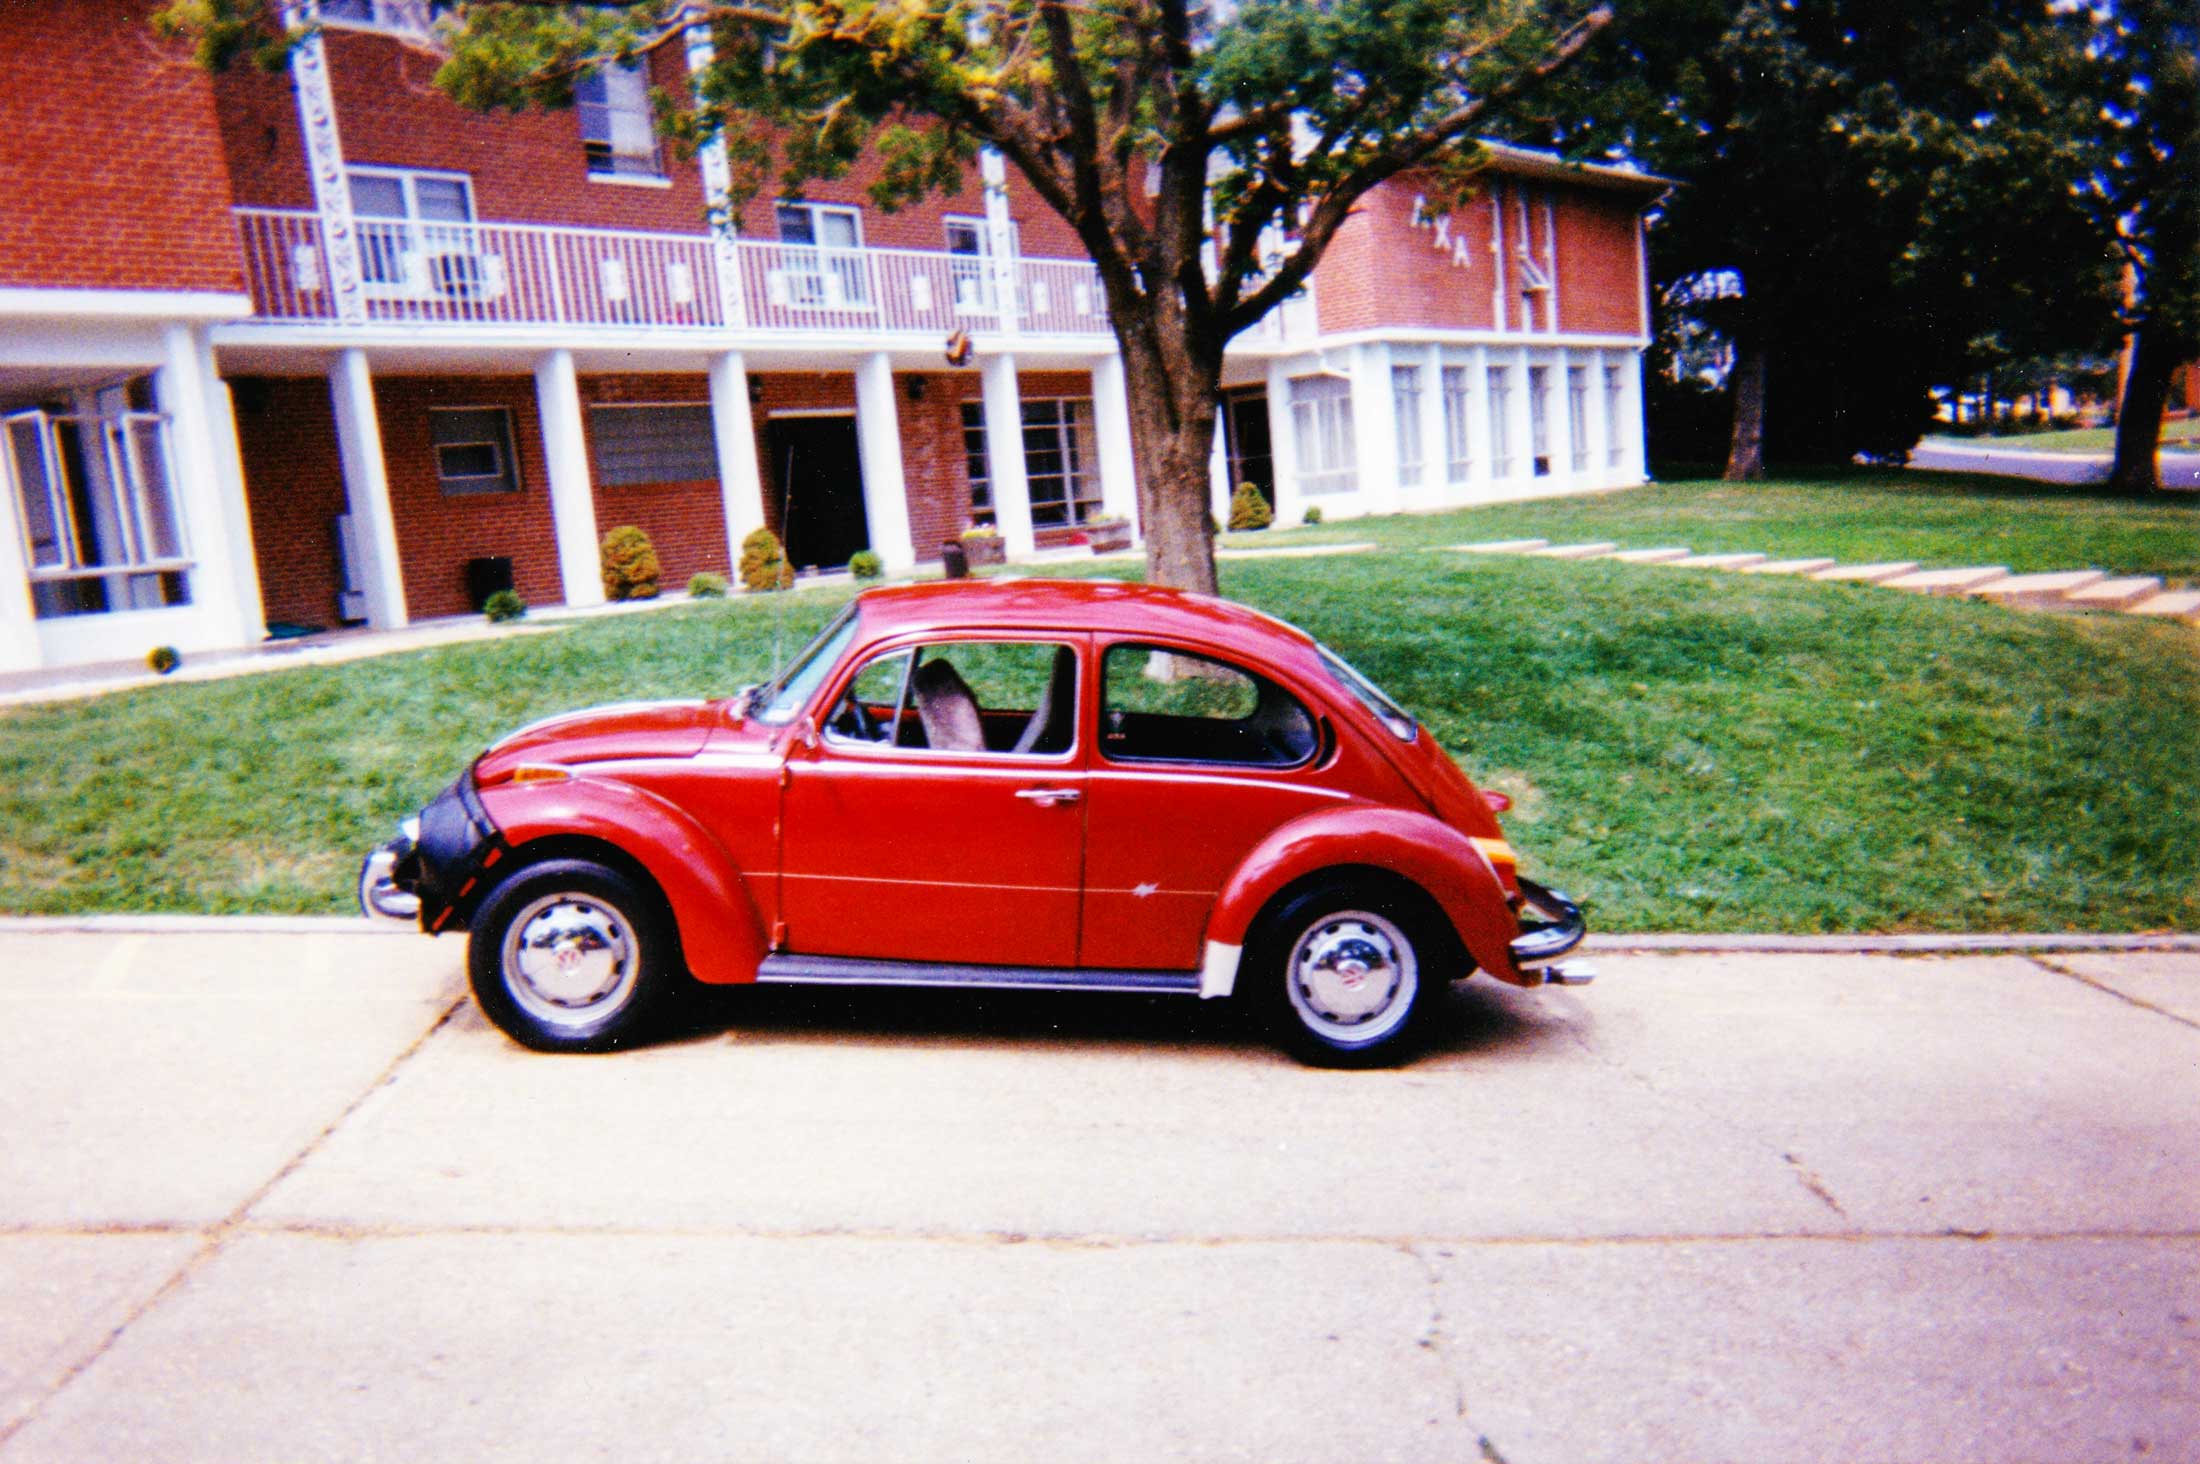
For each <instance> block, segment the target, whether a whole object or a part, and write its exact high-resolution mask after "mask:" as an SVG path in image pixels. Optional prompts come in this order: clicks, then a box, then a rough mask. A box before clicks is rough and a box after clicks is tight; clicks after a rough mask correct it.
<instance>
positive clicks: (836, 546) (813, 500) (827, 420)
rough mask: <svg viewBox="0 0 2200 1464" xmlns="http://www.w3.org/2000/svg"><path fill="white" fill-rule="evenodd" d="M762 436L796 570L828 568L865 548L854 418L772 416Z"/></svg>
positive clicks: (867, 530) (782, 529)
mask: <svg viewBox="0 0 2200 1464" xmlns="http://www.w3.org/2000/svg"><path fill="white" fill-rule="evenodd" d="M764 440H765V443H766V445H767V446H768V447H769V449H770V451H771V464H772V475H773V477H774V479H775V480H776V481H775V482H774V484H773V487H774V489H775V491H776V492H777V494H778V496H779V508H780V513H781V520H780V537H781V538H782V539H784V540H785V541H786V545H787V562H788V563H789V564H792V565H793V566H794V567H795V568H796V569H797V570H804V569H834V568H838V567H839V566H841V565H843V564H846V563H847V562H848V560H849V558H850V557H851V556H852V555H854V554H855V552H856V551H857V550H859V549H868V548H870V547H871V529H870V525H869V524H868V523H867V522H866V521H865V519H864V516H863V457H862V454H861V452H860V451H858V449H857V447H856V419H855V418H854V417H774V418H772V419H771V422H770V424H769V425H768V426H767V427H766V429H765V434H764Z"/></svg>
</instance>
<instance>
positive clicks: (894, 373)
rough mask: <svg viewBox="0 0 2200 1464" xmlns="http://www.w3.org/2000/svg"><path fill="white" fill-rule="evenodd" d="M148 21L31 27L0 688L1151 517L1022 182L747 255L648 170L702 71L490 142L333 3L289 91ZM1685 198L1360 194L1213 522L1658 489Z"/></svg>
mask: <svg viewBox="0 0 2200 1464" xmlns="http://www.w3.org/2000/svg"><path fill="white" fill-rule="evenodd" d="M150 9H151V0H56V3H54V4H51V5H42V6H35V7H34V6H24V5H13V6H0V56H5V57H6V60H5V61H4V62H0V66H4V67H5V68H6V73H7V85H6V86H5V87H4V88H0V416H4V419H5V422H4V425H5V429H6V442H5V451H4V452H0V486H4V487H5V489H6V491H5V492H0V671H4V670H16V669H23V668H29V667H37V666H43V665H59V664H69V663H81V662H92V661H99V660H108V659H120V658H134V657H137V656H140V655H142V654H143V653H144V652H145V650H146V649H147V648H149V647H151V646H153V645H157V644H171V645H175V646H178V647H180V648H183V649H185V650H198V649H212V648H220V647H230V646H238V645H245V644H250V643H252V642H255V641H257V640H259V639H260V638H261V636H262V635H263V634H265V633H266V632H267V630H268V628H269V627H271V626H273V627H277V628H288V627H297V628H305V627H330V626H335V625H338V624H346V623H361V622H364V623H368V624H373V625H378V626H396V625H402V624H405V623H407V621H409V620H411V619H417V618H422V617H432V616H438V615H450V614H458V613H463V612H466V611H468V610H470V609H471V608H473V607H474V606H475V604H476V602H477V601H478V599H479V597H480V595H481V594H482V593H483V592H484V590H485V589H486V588H487V587H488V586H490V585H493V584H496V583H499V582H501V580H502V578H503V577H504V576H506V575H508V576H509V578H510V581H511V583H512V584H513V585H514V587H515V588H516V589H517V590H518V591H519V592H520V594H521V595H522V596H523V597H524V598H526V599H527V600H529V601H530V602H531V603H546V602H559V601H563V602H566V603H572V604H585V603H592V602H594V601H597V600H600V599H601V598H602V590H601V586H600V583H599V580H598V572H597V550H596V546H597V543H598V542H599V540H600V538H601V536H602V534H603V533H604V532H606V531H608V530H609V529H610V528H613V527H615V526H617V525H620V524H627V523H634V524H640V525H641V526H642V527H644V528H646V529H647V530H648V531H649V532H650V534H651V536H652V538H653V539H654V540H655V541H656V544H657V547H658V551H659V554H660V556H661V558H662V559H663V561H664V564H665V570H666V575H667V579H668V582H669V583H673V584H677V583H681V582H684V580H685V578H686V577H687V576H688V575H689V574H691V573H693V572H694V571H696V570H700V569H718V570H724V569H726V568H727V567H728V565H729V563H730V561H731V559H732V557H733V552H734V550H733V546H735V545H737V544H738V543H739V541H740V539H741V538H742V536H743V535H744V534H746V533H747V532H748V531H749V530H750V529H752V528H753V527H755V526H756V525H757V524H759V523H763V524H769V525H771V526H772V527H773V528H775V529H777V530H778V531H780V532H781V534H782V535H783V537H785V538H786V540H787V541H788V548H789V552H790V555H791V556H792V557H793V559H794V560H795V562H796V563H797V564H801V565H820V566H826V565H835V564H841V563H845V562H846V560H847V558H848V556H849V555H850V554H851V553H853V552H854V551H855V550H857V549H861V548H866V547H867V548H870V549H872V550H874V551H875V552H876V553H877V554H878V555H879V556H880V557H881V559H883V560H884V562H885V563H886V564H887V566H888V567H889V568H905V567H907V566H910V565H912V564H914V563H917V562H921V561H924V560H932V559H937V558H938V556H939V552H940V545H941V544H942V543H943V542H944V541H946V540H949V539H952V538H953V537H954V536H955V535H957V534H958V533H960V532H961V531H962V530H963V529H964V528H966V527H968V526H970V525H971V524H973V523H991V524H994V525H995V526H996V527H997V528H998V529H999V531H1000V533H1001V535H1002V537H1003V539H1004V540H1005V542H1006V545H1007V547H1008V550H1009V552H1010V554H1011V556H1012V557H1020V556H1024V555H1028V554H1030V553H1031V552H1033V550H1034V549H1035V548H1037V547H1042V546H1045V545H1047V544H1049V543H1052V542H1059V541H1062V540H1066V539H1068V538H1070V537H1071V536H1073V535H1075V534H1076V533H1077V532H1078V530H1079V527H1080V525H1082V524H1084V523H1085V522H1087V521H1088V520H1090V519H1092V518H1093V517H1096V516H1099V515H1103V514H1115V515H1121V516H1123V517H1125V518H1133V517H1135V513H1136V507H1135V502H1136V495H1135V492H1134V490H1133V481H1134V480H1133V473H1134V467H1133V463H1132V452H1131V444H1130V432H1129V423H1128V417H1127V414H1126V412H1125V401H1124V386H1123V373H1122V368H1121V363H1120V361H1119V359H1118V357H1117V356H1116V354H1115V349H1114V344H1113V341H1112V338H1111V337H1110V335H1109V334H1108V331H1107V323H1106V318H1105V315H1104V309H1103V306H1102V303H1101V297H1100V290H1099V287H1098V283H1097V280H1096V278H1095V276H1094V273H1093V270H1092V268H1091V266H1090V264H1089V263H1088V262H1087V261H1085V260H1084V259H1083V258H1082V257H1081V252H1080V250H1079V247H1078V245H1077V241H1076V239H1075V236H1074V235H1073V234H1071V232H1070V231H1069V229H1068V227H1067V226H1066V225H1065V224H1063V223H1062V221H1061V220H1060V219H1059V218H1057V217H1056V216H1055V215H1054V214H1053V213H1052V212H1051V211H1050V210H1048V209H1047V208H1045V206H1044V205H1042V204H1040V203H1039V202H1038V201H1037V200H1036V198H1035V197H1033V196H1032V195H1031V194H1030V193H1029V192H1028V190H1026V189H1025V188H1024V187H1023V186H1022V185H1021V183H1020V181H1019V180H1017V179H1015V178H1014V177H1013V176H1004V174H1003V170H1001V169H1000V168H999V167H998V165H997V161H996V160H990V159H989V160H988V164H989V165H988V166H987V167H986V168H985V169H982V170H981V172H980V176H978V177H974V178H973V179H972V180H971V182H970V185H969V186H968V187H967V188H966V189H965V191H964V192H963V193H961V194H960V195H958V196H956V197H952V198H945V199H934V200H931V201H929V202H927V203H926V204H924V205H922V206H919V207H915V208H909V209H904V210H902V211H900V212H898V213H894V214H883V213H880V212H879V211H877V210H876V209H874V208H871V207H869V206H868V205H867V204H866V202H865V201H864V193H863V184H864V181H865V180H864V178H863V177H862V176H861V173H860V170H859V171H858V173H857V174H856V175H855V176H851V177H849V178H846V179H842V180H838V181H836V182H834V183H831V184H824V185H818V186H816V187H815V188H813V189H812V191H811V193H810V195H809V196H808V197H807V198H806V199H804V200H802V201H800V202H791V201H784V200H781V201H775V200H770V199H760V200H757V201H754V202H752V203H750V204H748V205H747V206H746V207H745V208H744V209H742V210H741V211H740V213H739V216H738V220H737V222H738V229H737V230H736V231H735V232H734V233H733V234H731V235H728V234H725V233H714V232H712V231H711V230H710V229H709V228H707V227H706V225H705V222H704V221H705V218H706V215H707V212H708V210H709V207H710V205H711V202H712V200H713V198H714V196H716V195H717V193H718V192H719V190H720V188H721V187H722V184H723V179H724V176H725V175H724V165H723V161H722V159H721V158H720V157H718V156H716V155H713V154H711V153H708V152H706V153H705V154H703V155H702V156H701V157H700V158H698V159H695V160H684V159H682V158H681V157H679V156H678V155H677V154H676V153H675V152H674V151H673V150H672V149H670V148H669V147H665V146H662V145H660V143H659V142H658V141H657V140H656V139H655V138H654V137H653V136H652V134H651V132H650V129H649V126H648V112H647V89H648V87H649V86H650V85H651V84H655V85H658V86H666V87H677V86H679V85H681V84H682V82H683V78H684V75H685V72H686V69H687V67H688V66H689V65H692V64H695V63H696V62H698V61H699V60H700V59H701V58H700V57H697V56H694V55H690V56H687V57H681V56H677V55H673V54H670V53H669V52H668V53H666V54H661V55H660V56H658V57H657V58H656V59H655V61H653V62H652V63H650V65H651V67H652V68H653V74H651V75H646V76H645V75H642V74H639V73H611V74H607V75H605V76H604V77H602V78H600V79H598V80H596V81H595V82H593V83H591V84H589V85H588V86H586V87H584V88H583V89H582V94H581V96H580V101H579V105H578V106H577V107H576V108H575V109H574V110H572V111H570V112H561V113H549V114H542V113H531V114H524V115H518V116H512V115H496V116H479V115H474V114H471V113H467V112H463V111H461V110H459V109H458V108H456V107H454V106H453V105H451V104H450V103H449V102H447V101H446V100H444V99H443V98H442V97H441V96H440V95H439V94H437V93H436V92H435V91H434V90H433V89H432V87H431V85H430V78H431V76H432V74H433V71H434V66H435V59H434V57H433V55H432V54H431V53H430V52H429V51H428V50H427V49H426V48H425V47H424V45H423V44H422V41H421V30H422V25H423V22H424V19H425V10H426V5H425V0H321V12H322V16H323V19H324V21H325V22H326V28H325V30H324V32H323V33H322V35H321V36H320V37H319V38H318V39H317V40H315V41H314V42H312V43H310V44H307V45H305V46H302V47H301V48H299V50H298V51H297V53H296V55H295V57H294V59H293V61H292V64H291V66H290V68H289V70H288V72H287V73H283V74H277V75H268V74H263V73H260V72H257V71H253V70H251V69H249V68H241V69H239V70H237V71H234V72H231V73H227V74H224V75H221V76H211V77H210V76H207V75H205V74H203V73H201V72H199V71H197V70H195V69H193V68H191V67H189V66H188V65H185V64H182V63H181V62H179V61H178V60H177V59H176V58H175V57H174V56H173V55H172V54H171V53H170V52H168V51H167V50H165V49H164V48H162V47H160V46H158V45H157V44H156V43H155V42H154V40H153V39H152V37H151V36H150V33H149V32H148V30H147V29H146V25H145V19H146V15H147V14H148V12H149V11H150ZM1658 186H1659V185H1658V184H1657V183H1656V182H1655V180H1651V179H1648V178H1645V177H1643V176H1642V175H1639V174H1635V173H1631V172H1627V171H1624V170H1618V169H1603V168H1581V167H1567V166H1562V165H1560V164H1559V163H1557V162H1555V161H1554V160H1551V159H1549V158H1545V157H1543V156H1541V155H1538V154H1532V153H1523V152H1511V151H1501V152H1500V153H1499V154H1498V161H1497V165H1496V169H1495V171H1494V173H1493V174H1492V176H1491V181H1490V183H1489V185H1488V186H1487V187H1486V188H1485V190H1484V191H1483V193H1482V195H1481V196H1480V197H1478V198H1477V199H1476V200H1474V201H1473V202H1472V203H1471V204H1469V205H1467V206H1464V207H1462V208H1460V209H1457V210H1455V211H1453V212H1451V213H1448V214H1442V215H1438V214H1437V213H1435V212H1434V211H1432V209H1431V207H1430V205H1429V204H1428V202H1427V200H1426V198H1425V196H1423V194H1422V193H1421V192H1420V191H1419V190H1418V189H1417V188H1416V187H1415V185H1414V184H1413V183H1412V181H1410V180H1407V181H1404V182H1399V183H1393V184H1391V185H1388V186H1386V187H1385V188H1383V189H1381V190H1379V191H1378V192H1377V193H1376V194H1374V195H1371V196H1370V197H1369V198H1368V199H1367V200H1366V201H1365V203H1364V204H1363V206H1362V207H1361V208H1360V209H1359V210H1358V211H1357V212H1356V213H1355V215H1354V216H1353V218H1352V219H1351V220H1350V221H1349V222H1348V223H1347V225H1346V227H1345V229H1344V230H1343V231H1342V232H1341V233H1340V235H1339V236H1338V238H1337V239H1336V241H1335V242H1334V244H1333V245H1332V247H1331V250H1330V252H1329V254H1328V256H1327V257H1326V258H1325V259H1324V261H1323V263H1322V265H1321V267H1320V268H1319V269H1318V270H1317V272H1316V274H1315V277H1314V279H1313V282H1312V284H1311V286H1310V288H1309V289H1308V290H1307V291H1306V292H1305V293H1304V294H1303V295H1302V296H1301V297H1300V298H1299V299H1297V300H1294V301H1293V302H1291V304H1290V305H1288V306H1287V307H1286V308H1285V309H1284V310H1282V311H1281V312H1279V313H1278V314H1277V315H1276V316H1275V317H1273V318H1272V319H1270V320H1268V321H1266V322H1263V324H1262V325H1261V326H1260V327H1259V328H1257V329H1256V330H1255V331H1253V332H1250V333H1249V334H1248V335H1247V336H1245V337H1243V338H1241V339H1240V340H1239V341H1238V342H1237V343H1235V344H1234V345H1233V347H1232V351H1231V354H1230V357H1229V364H1228V369H1227V372H1226V402H1225V411H1224V413H1223V418H1224V423H1225V431H1224V432H1223V433H1222V434H1221V435H1220V437H1219V439H1218V442H1217V446H1216V459H1215V473H1214V482H1215V494H1216V501H1217V505H1218V507H1219V506H1220V505H1221V504H1222V503H1224V502H1225V501H1226V499H1227V494H1228V487H1229V485H1230V484H1232V483H1234V482H1237V481H1241V480H1245V479H1250V480H1252V481H1254V482H1256V483H1258V484H1259V485H1260V486H1261V487H1262V489H1263V490H1264V491H1266V492H1267V493H1268V494H1269V496H1270V497H1271V498H1272V499H1273V501H1274V502H1275V505H1276V508H1277V510H1278V515H1279V520H1280V521H1282V522H1286V523H1296V522H1298V521H1299V519H1300V518H1301V517H1302V516H1303V514H1304V512H1305V510H1306V509H1307V508H1309V507H1314V506H1320V507H1321V508H1322V510H1323V512H1324V513H1325V514H1326V515H1327V516H1329V517H1333V518H1334V517H1342V516H1349V515H1351V514H1355V513H1366V512H1378V511H1393V510H1398V509H1412V508H1423V507H1437V506H1443V505H1451V504H1458V503H1467V502H1475V501H1481V500H1486V499H1492V498H1502V497H1514V496H1526V495H1530V494H1538V493H1549V492H1559V491H1568V490H1578V489H1592V488H1600V487H1607V486H1612V485H1616V484H1622V483H1633V482H1638V481H1640V480H1641V478H1642V472H1643V462H1642V427H1641V405H1640V404H1641V391H1640V362H1641V352H1642V348H1643V346H1644V344H1645V339H1646V335H1647V297H1646V293H1645V285H1644V271H1643V255H1642V238H1641V230H1640V212H1641V209H1642V208H1643V206H1644V205H1645V204H1646V203H1647V202H1648V201H1649V199H1651V198H1652V197H1653V196H1655V193H1656V191H1657V189H1658ZM957 330H961V331H964V332H966V333H967V334H968V335H969V337H970V338H971V340H972V342H973V344H974V348H975V349H974V354H973V357H972V360H971V362H970V364H969V365H968V366H967V367H964V368H962V369H954V368H951V367H949V366H947V365H946V364H945V363H944V358H943V353H942V349H941V348H942V343H943V342H944V340H945V339H946V337H947V336H948V335H949V333H950V332H953V331H957Z"/></svg>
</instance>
